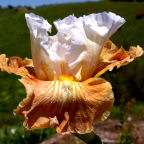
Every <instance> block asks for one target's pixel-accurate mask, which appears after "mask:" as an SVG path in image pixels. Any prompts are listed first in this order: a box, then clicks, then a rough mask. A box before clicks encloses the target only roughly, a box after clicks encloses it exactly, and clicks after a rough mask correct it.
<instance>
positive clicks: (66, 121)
mask: <svg viewBox="0 0 144 144" xmlns="http://www.w3.org/2000/svg"><path fill="white" fill-rule="evenodd" d="M21 82H22V83H23V84H24V86H25V87H26V92H27V98H25V99H24V100H23V101H22V102H21V103H20V104H19V106H18V108H17V109H16V110H15V111H14V112H15V113H16V114H18V115H23V116H24V117H25V122H24V126H25V127H26V128H27V129H39V128H46V127H49V126H54V127H55V129H56V131H57V132H58V133H59V134H65V133H71V132H76V133H88V132H90V131H92V129H93V121H94V120H104V119H106V118H107V116H108V115H109V113H110V109H111V107H112V105H113V102H114V98H113V92H112V87H111V85H110V83H109V82H107V81H105V80H104V79H102V78H91V79H88V80H87V81H84V82H74V81H67V80H66V81H59V80H58V81H41V80H38V79H34V78H30V77H25V78H23V79H21Z"/></svg>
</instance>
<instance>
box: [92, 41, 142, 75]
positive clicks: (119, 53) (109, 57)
mask: <svg viewBox="0 0 144 144" xmlns="http://www.w3.org/2000/svg"><path fill="white" fill-rule="evenodd" d="M143 53H144V51H143V49H142V48H141V47H140V46H137V47H134V46H131V47H130V49H129V51H125V50H124V48H123V47H121V48H120V49H118V47H117V46H116V45H115V44H113V43H112V42H111V41H108V42H107V43H106V44H105V46H104V47H103V50H102V52H101V55H100V58H99V60H98V63H97V67H96V71H95V76H96V77H99V76H101V75H102V74H103V73H105V72H106V71H107V70H109V71H112V70H113V68H114V67H115V66H116V67H117V68H119V67H121V66H123V65H127V64H129V63H130V62H132V61H133V60H135V59H136V58H137V57H140V56H141V55H143Z"/></svg>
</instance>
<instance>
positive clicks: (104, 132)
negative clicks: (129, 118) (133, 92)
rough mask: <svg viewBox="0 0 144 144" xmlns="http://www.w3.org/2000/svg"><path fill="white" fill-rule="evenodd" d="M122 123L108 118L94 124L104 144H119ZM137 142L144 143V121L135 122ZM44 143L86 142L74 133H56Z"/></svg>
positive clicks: (66, 143)
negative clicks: (61, 134)
mask: <svg viewBox="0 0 144 144" xmlns="http://www.w3.org/2000/svg"><path fill="white" fill-rule="evenodd" d="M121 128H122V125H121V123H120V121H119V120H107V121H104V122H97V123H95V124H94V132H95V133H96V134H97V135H99V136H100V137H101V139H102V141H103V143H104V144H117V143H118V142H119V140H120V135H121ZM133 135H134V137H135V140H136V142H135V144H144V122H134V123H133ZM42 144H84V142H82V141H81V140H79V139H78V138H77V137H75V136H74V135H64V136H60V135H55V136H53V137H52V138H50V139H49V140H47V141H45V142H43V143H42Z"/></svg>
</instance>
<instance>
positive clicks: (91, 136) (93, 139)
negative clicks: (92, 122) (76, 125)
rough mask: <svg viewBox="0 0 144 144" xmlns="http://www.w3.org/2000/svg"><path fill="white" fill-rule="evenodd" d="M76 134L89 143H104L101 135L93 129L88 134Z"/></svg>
mask: <svg viewBox="0 0 144 144" xmlns="http://www.w3.org/2000/svg"><path fill="white" fill-rule="evenodd" d="M74 135H75V136H77V137H78V138H80V139H81V140H82V141H84V142H85V143H87V144H103V143H102V141H101V139H100V137H99V136H98V135H96V134H95V133H94V132H93V131H92V132H91V133H87V134H77V133H75V134H74Z"/></svg>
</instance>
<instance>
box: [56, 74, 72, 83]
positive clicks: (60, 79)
mask: <svg viewBox="0 0 144 144" xmlns="http://www.w3.org/2000/svg"><path fill="white" fill-rule="evenodd" d="M58 80H59V81H63V82H64V81H68V82H72V81H73V80H74V78H73V77H72V76H70V75H66V74H64V75H60V76H59V78H58Z"/></svg>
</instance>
